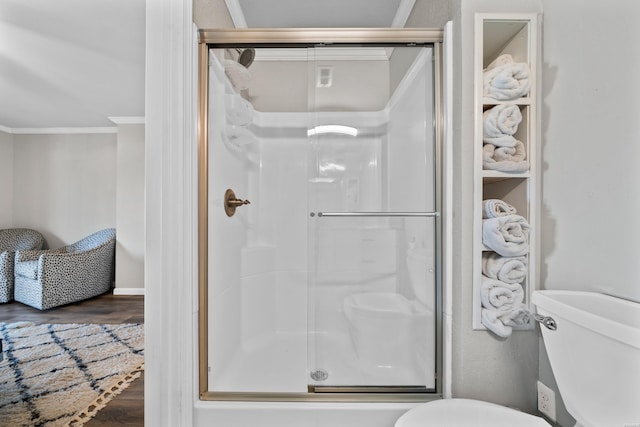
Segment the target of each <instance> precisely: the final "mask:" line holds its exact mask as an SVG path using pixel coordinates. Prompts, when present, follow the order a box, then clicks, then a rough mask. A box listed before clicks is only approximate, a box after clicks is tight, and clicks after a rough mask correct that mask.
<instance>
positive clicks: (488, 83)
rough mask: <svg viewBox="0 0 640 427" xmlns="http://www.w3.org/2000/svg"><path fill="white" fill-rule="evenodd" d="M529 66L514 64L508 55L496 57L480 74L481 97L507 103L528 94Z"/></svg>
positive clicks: (520, 63)
mask: <svg viewBox="0 0 640 427" xmlns="http://www.w3.org/2000/svg"><path fill="white" fill-rule="evenodd" d="M530 74H531V72H530V70H529V65H528V64H527V63H525V62H515V61H514V60H513V57H512V56H511V55H509V54H504V55H500V56H498V57H497V58H496V59H495V60H494V61H493V62H492V63H491V64H489V65H488V66H487V68H485V69H484V70H483V72H482V94H483V96H486V97H490V98H493V99H497V100H498V101H509V100H512V99H516V98H520V97H523V96H525V95H526V94H528V93H529V89H530V88H531V81H530V80H529V76H530Z"/></svg>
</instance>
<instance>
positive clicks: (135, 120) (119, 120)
mask: <svg viewBox="0 0 640 427" xmlns="http://www.w3.org/2000/svg"><path fill="white" fill-rule="evenodd" d="M107 118H108V119H109V120H111V121H112V122H113V123H115V124H117V125H143V124H144V123H145V120H144V116H142V117H139V116H125V117H107Z"/></svg>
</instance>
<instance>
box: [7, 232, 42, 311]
mask: <svg viewBox="0 0 640 427" xmlns="http://www.w3.org/2000/svg"><path fill="white" fill-rule="evenodd" d="M43 243H44V239H43V238H42V234H40V233H38V232H37V231H36V230H31V229H28V228H11V229H6V230H0V303H3V302H9V301H11V300H12V299H13V259H14V255H15V251H18V250H21V249H40V248H41V247H42V244H43Z"/></svg>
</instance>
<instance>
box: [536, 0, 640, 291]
mask: <svg viewBox="0 0 640 427" xmlns="http://www.w3.org/2000/svg"><path fill="white" fill-rule="evenodd" d="M544 7H545V26H544V46H545V49H544V57H543V58H544V70H543V72H544V74H543V88H544V98H543V101H544V111H543V117H542V119H543V136H542V138H543V160H544V174H543V195H544V196H543V203H544V207H543V209H544V211H543V221H544V222H543V236H542V251H543V255H544V259H545V265H544V266H543V270H542V273H543V275H542V279H543V281H544V286H545V288H547V289H577V290H595V291H601V292H605V293H609V294H613V295H618V296H621V297H623V298H628V299H632V300H635V301H640V284H639V280H640V270H638V260H639V259H640V222H639V221H638V217H639V215H640V191H638V189H637V184H638V183H639V182H640V167H639V165H640V144H639V142H640V126H638V117H640V99H639V98H638V96H637V95H638V94H639V93H640V80H639V79H638V75H640V55H638V53H637V50H636V49H635V47H636V46H639V45H640V27H638V25H637V19H638V17H639V16H640V3H639V2H637V1H634V0H615V1H612V2H607V3H606V4H605V3H602V2H598V1H595V0H590V1H577V0H565V1H561V2H558V1H549V0H545V1H544ZM603 31H605V32H606V37H603Z"/></svg>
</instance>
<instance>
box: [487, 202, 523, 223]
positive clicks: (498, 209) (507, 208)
mask: <svg viewBox="0 0 640 427" xmlns="http://www.w3.org/2000/svg"><path fill="white" fill-rule="evenodd" d="M515 213H517V212H516V208H514V207H513V206H511V205H510V204H509V203H507V202H505V201H502V200H500V199H486V200H483V201H482V218H484V219H487V218H495V217H497V216H505V215H513V214H515Z"/></svg>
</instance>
